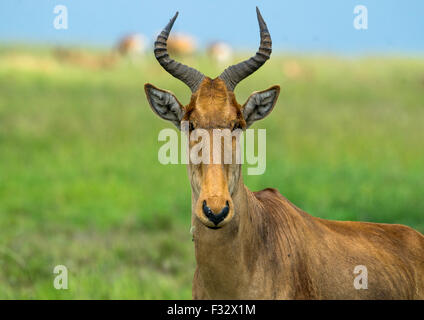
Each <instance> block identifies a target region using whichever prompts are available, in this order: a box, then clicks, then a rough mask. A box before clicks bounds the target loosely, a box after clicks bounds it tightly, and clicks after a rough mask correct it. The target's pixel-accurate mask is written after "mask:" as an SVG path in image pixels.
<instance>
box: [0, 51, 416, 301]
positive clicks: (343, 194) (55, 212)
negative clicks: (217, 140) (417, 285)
mask: <svg viewBox="0 0 424 320" xmlns="http://www.w3.org/2000/svg"><path fill="white" fill-rule="evenodd" d="M184 62H185V63H189V64H191V65H192V66H194V67H196V68H199V69H200V70H202V71H203V72H204V73H206V74H207V75H210V76H216V75H218V74H219V73H220V71H222V67H219V66H216V65H214V64H212V63H210V61H208V59H207V58H206V57H204V56H200V57H193V58H190V59H186V60H184ZM293 69H294V70H295V71H293ZM296 70H297V71H296ZM145 82H151V83H153V84H155V85H157V86H158V87H161V88H164V89H168V90H171V91H173V92H174V93H175V94H176V95H177V97H178V98H179V99H180V101H182V102H183V103H187V102H188V101H189V89H188V88H186V87H185V86H184V85H183V84H182V83H180V82H179V81H177V80H175V79H174V78H172V77H171V76H169V75H168V74H166V73H165V72H164V71H163V70H162V69H161V68H160V67H159V66H158V64H157V63H156V62H155V61H154V60H153V59H152V58H151V57H150V56H149V57H146V58H145V59H142V60H140V61H135V62H131V61H126V60H124V61H121V62H120V63H119V64H118V65H117V66H115V67H114V68H112V69H108V70H90V69H86V68H83V67H78V66H73V65H66V64H65V65H61V64H59V63H58V62H56V61H55V60H54V59H53V58H52V56H51V55H50V53H49V51H48V50H31V51H29V52H25V50H22V49H20V50H10V49H5V48H3V49H2V50H0V298H8V299H10V298H30V299H50V298H57V299H62V298H63V299H82V298H91V299H103V298H124V299H127V298H128V299H157V298H163V299H168V298H176V299H179V298H181V299H189V298H190V297H191V280H192V276H193V272H194V266H195V261H194V253H193V246H192V242H191V236H190V234H189V228H190V189H189V183H188V179H187V176H186V168H185V166H184V165H169V166H163V165H161V164H160V163H159V162H158V160H157V151H158V148H159V147H160V146H161V143H160V142H158V141H157V136H158V132H159V130H160V129H162V128H167V127H171V125H170V124H168V123H166V122H164V121H162V120H160V119H159V118H157V116H155V115H154V114H153V113H152V111H151V110H150V108H149V106H148V104H147V101H146V98H145V95H144V90H143V85H144V83H145ZM274 84H280V85H281V87H282V92H281V94H280V98H279V102H278V104H277V106H276V107H275V109H274V111H273V113H272V114H271V115H270V116H269V117H268V118H267V119H266V120H264V121H261V122H259V123H258V124H256V125H255V128H266V129H267V169H266V172H265V174H264V175H261V176H245V182H246V183H247V185H248V187H249V188H251V189H252V190H258V189H262V188H265V187H275V188H278V189H279V190H280V192H281V193H282V194H283V195H285V196H286V197H287V198H288V199H290V200H291V201H292V202H293V203H295V204H296V205H297V206H299V207H301V208H302V209H304V210H306V211H307V212H309V213H310V214H312V215H315V216H319V217H323V218H329V219H340V220H364V221H374V222H387V223H402V224H407V225H409V226H412V227H414V228H416V229H418V230H420V231H421V232H423V231H424V201H423V191H424V165H423V162H424V130H423V123H424V60H423V59H406V58H402V59H394V58H391V59H389V58H379V57H375V58H366V59H365V58H362V59H341V58H337V57H300V58H299V57H293V56H278V54H275V55H274V56H273V58H272V59H271V61H270V62H269V63H267V64H266V65H265V66H264V67H263V68H262V69H261V70H259V71H258V72H257V73H256V74H255V75H254V76H252V77H250V78H248V79H246V80H245V81H244V82H242V83H241V84H240V85H239V87H238V88H237V89H236V95H237V97H238V100H239V102H240V103H243V102H244V101H245V100H246V99H247V97H248V96H249V94H250V93H251V92H252V91H255V90H262V89H265V88H267V87H269V86H271V85H274ZM59 264H63V265H66V266H67V267H68V269H69V290H64V291H58V290H55V289H54V288H53V279H54V276H55V275H54V274H53V268H54V266H56V265H59Z"/></svg>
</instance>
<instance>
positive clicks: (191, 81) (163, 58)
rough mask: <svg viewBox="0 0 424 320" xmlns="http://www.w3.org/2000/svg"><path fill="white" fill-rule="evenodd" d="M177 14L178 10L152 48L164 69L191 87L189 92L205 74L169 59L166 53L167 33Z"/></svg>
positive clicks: (193, 89) (196, 86)
mask: <svg viewBox="0 0 424 320" xmlns="http://www.w3.org/2000/svg"><path fill="white" fill-rule="evenodd" d="M177 16H178V11H177V13H176V14H175V16H174V17H173V18H172V19H171V20H170V21H169V23H168V24H167V25H166V27H165V28H164V29H163V30H162V32H161V33H160V34H159V35H158V37H157V39H156V42H155V49H154V52H155V57H156V59H157V60H158V61H159V63H160V65H161V66H162V67H163V68H164V69H165V70H166V71H168V72H169V73H170V74H171V75H172V76H174V77H175V78H177V79H180V80H181V81H182V82H184V83H185V84H186V85H187V86H188V87H189V88H190V89H191V92H195V91H196V90H197V89H198V87H199V85H200V83H201V82H202V80H203V78H204V77H205V76H204V75H203V74H202V73H201V72H199V71H197V70H196V69H193V68H190V67H189V66H186V65H185V64H182V63H179V62H177V61H175V60H173V59H171V58H170V57H169V54H168V49H167V48H166V42H167V40H168V36H169V33H170V32H171V29H172V26H173V25H174V22H175V20H176V19H177Z"/></svg>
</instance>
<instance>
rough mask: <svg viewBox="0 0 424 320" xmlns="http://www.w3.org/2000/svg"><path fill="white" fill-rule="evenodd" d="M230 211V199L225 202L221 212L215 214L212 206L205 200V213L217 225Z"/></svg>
mask: <svg viewBox="0 0 424 320" xmlns="http://www.w3.org/2000/svg"><path fill="white" fill-rule="evenodd" d="M228 212H230V205H229V203H228V201H227V202H226V203H225V207H224V208H223V209H222V210H221V212H220V213H219V214H214V213H213V212H212V210H211V208H209V207H208V206H207V205H206V200H203V213H204V214H205V216H206V217H207V218H208V219H209V221H211V222H213V224H214V225H216V226H217V225H218V224H219V223H220V222H221V221H222V220H224V219H225V218H226V217H227V215H228Z"/></svg>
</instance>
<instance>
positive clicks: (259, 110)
mask: <svg viewBox="0 0 424 320" xmlns="http://www.w3.org/2000/svg"><path fill="white" fill-rule="evenodd" d="M279 94H280V86H273V87H271V88H269V89H266V90H264V91H257V92H253V93H252V94H251V95H250V97H249V98H248V99H247V101H246V103H245V104H244V105H243V107H242V110H241V112H242V113H243V117H244V120H245V121H246V125H247V127H249V126H250V125H251V124H252V123H253V122H255V121H257V120H261V119H263V118H265V117H266V116H267V115H268V114H269V113H270V112H271V111H272V109H273V108H274V105H275V103H276V102H277V99H278V95H279Z"/></svg>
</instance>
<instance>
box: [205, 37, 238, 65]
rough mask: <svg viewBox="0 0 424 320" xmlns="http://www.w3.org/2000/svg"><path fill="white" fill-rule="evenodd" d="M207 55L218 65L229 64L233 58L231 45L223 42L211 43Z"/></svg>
mask: <svg viewBox="0 0 424 320" xmlns="http://www.w3.org/2000/svg"><path fill="white" fill-rule="evenodd" d="M207 53H208V55H209V57H210V58H211V59H212V60H214V61H215V62H217V63H224V62H228V61H229V60H231V58H232V56H233V50H232V49H231V47H230V45H229V44H227V43H225V42H221V41H216V42H213V43H211V44H210V45H209V46H208V48H207Z"/></svg>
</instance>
